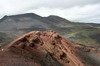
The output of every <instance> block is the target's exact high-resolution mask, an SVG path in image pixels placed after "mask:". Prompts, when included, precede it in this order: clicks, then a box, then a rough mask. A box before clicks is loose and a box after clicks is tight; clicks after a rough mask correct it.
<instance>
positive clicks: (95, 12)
mask: <svg viewBox="0 0 100 66" xmlns="http://www.w3.org/2000/svg"><path fill="white" fill-rule="evenodd" d="M30 12H32V13H36V14H38V15H41V16H49V15H58V16H61V17H63V18H66V19H68V20H71V21H78V22H93V23H100V0H0V18H2V17H3V16H4V15H15V14H22V13H30Z"/></svg>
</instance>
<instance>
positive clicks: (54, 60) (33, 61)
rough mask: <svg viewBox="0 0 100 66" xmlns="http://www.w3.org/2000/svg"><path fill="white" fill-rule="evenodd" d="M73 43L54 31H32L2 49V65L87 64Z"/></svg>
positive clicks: (64, 65) (0, 60)
mask: <svg viewBox="0 0 100 66" xmlns="http://www.w3.org/2000/svg"><path fill="white" fill-rule="evenodd" d="M75 51H76V49H75V48H74V45H73V43H71V42H70V41H68V40H65V39H64V38H62V37H60V36H59V35H58V34H57V33H56V32H54V31H51V30H50V31H32V32H30V33H27V34H25V35H23V36H21V37H20V38H18V39H16V40H15V41H13V42H11V43H10V44H8V45H6V46H4V47H3V48H2V49H1V51H0V66H85V65H84V64H83V63H82V62H81V61H80V58H79V57H77V55H76V53H75Z"/></svg>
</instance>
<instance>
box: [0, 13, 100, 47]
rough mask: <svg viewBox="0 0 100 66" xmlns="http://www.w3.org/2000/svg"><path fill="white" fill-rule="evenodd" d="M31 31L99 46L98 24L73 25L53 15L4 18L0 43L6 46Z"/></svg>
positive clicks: (99, 31) (0, 21)
mask: <svg viewBox="0 0 100 66" xmlns="http://www.w3.org/2000/svg"><path fill="white" fill-rule="evenodd" d="M33 30H39V31H43V30H54V31H56V32H58V33H59V34H60V35H62V36H63V37H65V38H67V39H69V40H71V41H74V42H78V43H83V44H86V45H91V46H100V41H99V39H100V24H92V23H75V22H71V21H69V20H67V19H65V18H62V17H59V16H55V15H50V16H48V17H41V16H39V15H36V14H34V13H26V14H19V15H11V16H4V17H3V18H2V19H1V20H0V34H1V35H0V36H1V37H2V40H0V43H1V44H7V43H9V42H10V41H12V40H14V39H16V38H17V37H18V36H21V35H22V34H25V33H27V32H30V31H33ZM5 37H6V38H5ZM6 39H9V40H6ZM4 41H5V42H4Z"/></svg>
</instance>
